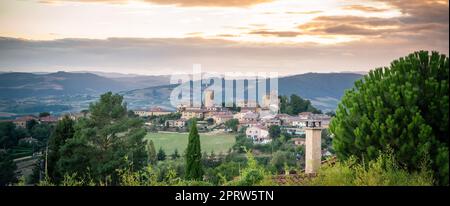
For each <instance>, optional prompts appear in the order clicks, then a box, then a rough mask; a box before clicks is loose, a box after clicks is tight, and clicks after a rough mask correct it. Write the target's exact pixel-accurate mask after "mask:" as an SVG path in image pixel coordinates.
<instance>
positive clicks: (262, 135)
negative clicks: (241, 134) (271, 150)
mask: <svg viewBox="0 0 450 206" xmlns="http://www.w3.org/2000/svg"><path fill="white" fill-rule="evenodd" d="M245 135H246V136H247V138H251V139H252V140H253V143H255V144H267V143H269V142H271V141H272V139H271V138H270V137H269V130H268V129H267V128H266V127H263V126H261V125H255V126H251V127H248V128H247V130H246V131H245Z"/></svg>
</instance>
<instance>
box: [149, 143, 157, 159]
mask: <svg viewBox="0 0 450 206" xmlns="http://www.w3.org/2000/svg"><path fill="white" fill-rule="evenodd" d="M147 152H148V162H149V163H150V164H156V160H157V159H156V150H155V145H154V144H153V140H150V141H149V142H148V144H147Z"/></svg>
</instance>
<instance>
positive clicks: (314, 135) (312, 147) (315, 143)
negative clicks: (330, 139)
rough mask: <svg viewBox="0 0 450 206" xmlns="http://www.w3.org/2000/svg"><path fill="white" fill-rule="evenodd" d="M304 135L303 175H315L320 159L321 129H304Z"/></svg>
mask: <svg viewBox="0 0 450 206" xmlns="http://www.w3.org/2000/svg"><path fill="white" fill-rule="evenodd" d="M305 133H306V141H305V143H306V151H305V153H306V154H305V164H306V166H305V173H306V174H315V173H317V172H318V170H319V167H320V163H321V159H322V149H321V145H322V142H321V136H322V128H320V127H308V128H305Z"/></svg>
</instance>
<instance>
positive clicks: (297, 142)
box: [291, 138, 305, 146]
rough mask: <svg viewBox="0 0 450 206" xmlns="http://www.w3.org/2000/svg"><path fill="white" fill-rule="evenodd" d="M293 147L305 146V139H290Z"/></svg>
mask: <svg viewBox="0 0 450 206" xmlns="http://www.w3.org/2000/svg"><path fill="white" fill-rule="evenodd" d="M291 140H292V142H293V143H294V145H297V146H302V145H305V138H292V139H291Z"/></svg>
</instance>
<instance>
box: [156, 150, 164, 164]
mask: <svg viewBox="0 0 450 206" xmlns="http://www.w3.org/2000/svg"><path fill="white" fill-rule="evenodd" d="M156 156H157V158H158V161H164V160H166V152H164V150H163V148H162V147H160V148H159V150H158V154H157V155H156Z"/></svg>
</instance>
